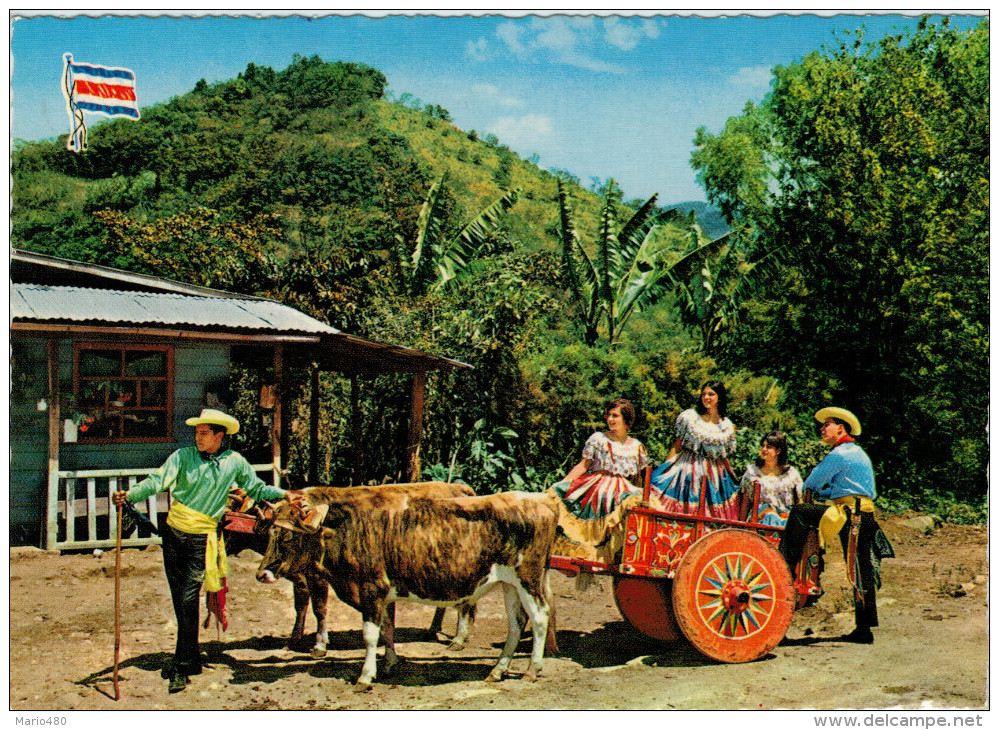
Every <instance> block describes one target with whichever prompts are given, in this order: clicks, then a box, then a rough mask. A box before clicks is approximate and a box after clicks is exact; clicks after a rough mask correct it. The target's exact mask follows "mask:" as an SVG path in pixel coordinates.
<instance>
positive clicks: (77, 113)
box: [62, 53, 139, 152]
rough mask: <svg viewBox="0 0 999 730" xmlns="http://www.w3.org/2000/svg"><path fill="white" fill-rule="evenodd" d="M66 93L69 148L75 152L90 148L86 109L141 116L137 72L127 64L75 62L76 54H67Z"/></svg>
mask: <svg viewBox="0 0 999 730" xmlns="http://www.w3.org/2000/svg"><path fill="white" fill-rule="evenodd" d="M63 60H64V61H65V69H64V74H63V89H62V90H63V94H64V96H65V97H66V104H67V106H68V109H69V116H70V135H69V139H68V140H66V148H67V149H69V150H72V151H73V152H83V151H84V150H86V149H87V127H86V125H85V124H84V121H83V113H84V112H90V113H93V114H103V115H105V116H108V117H128V118H129V119H138V118H139V103H138V101H137V100H136V97H135V74H134V73H133V72H132V71H130V70H129V69H127V68H117V67H112V66H97V65H95V64H91V63H74V62H73V55H72V54H70V53H67V54H65V55H64V56H63Z"/></svg>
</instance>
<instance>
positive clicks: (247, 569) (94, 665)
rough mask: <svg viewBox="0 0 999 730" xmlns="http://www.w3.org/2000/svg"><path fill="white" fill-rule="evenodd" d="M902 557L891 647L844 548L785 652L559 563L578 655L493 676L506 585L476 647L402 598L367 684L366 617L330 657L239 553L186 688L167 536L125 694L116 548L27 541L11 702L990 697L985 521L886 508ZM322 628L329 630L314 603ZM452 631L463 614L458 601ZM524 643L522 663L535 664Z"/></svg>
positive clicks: (134, 620) (334, 615)
mask: <svg viewBox="0 0 999 730" xmlns="http://www.w3.org/2000/svg"><path fill="white" fill-rule="evenodd" d="M883 525H884V527H885V532H886V533H887V534H888V536H889V538H890V539H891V540H892V543H893V545H894V547H895V552H896V554H897V555H898V557H897V558H896V559H894V560H886V561H885V562H884V564H883V573H884V581H885V585H884V589H883V590H882V592H881V593H880V598H879V602H878V603H879V609H880V613H881V627H880V628H879V629H877V630H876V636H877V640H876V643H875V644H874V645H873V646H858V645H853V644H847V643H843V642H841V641H838V640H837V637H839V636H841V635H842V634H844V633H846V632H847V631H849V630H850V629H851V628H852V609H851V603H850V600H849V594H848V592H847V590H846V585H845V578H844V570H843V564H842V559H841V558H840V557H839V556H829V557H827V569H826V573H825V576H824V578H823V587H824V588H825V590H826V594H825V596H823V598H822V599H821V600H820V601H819V602H818V604H816V605H815V606H813V607H811V608H808V609H803V610H801V611H799V612H798V613H797V614H796V615H795V617H794V620H793V623H792V625H791V628H790V630H789V632H788V634H787V637H786V638H785V640H784V641H783V642H782V643H781V644H780V645H779V646H778V647H777V648H776V649H775V650H774V651H773V652H772V653H771V654H770V655H768V656H767V657H765V658H764V659H762V660H760V661H757V662H754V663H751V664H740V665H725V664H718V663H715V662H713V661H711V660H709V659H706V658H705V657H703V656H701V655H700V654H699V653H698V652H697V651H695V650H694V649H693V648H691V647H690V646H689V645H686V644H680V645H664V644H657V643H654V642H651V641H649V640H646V639H644V638H643V637H642V636H640V635H638V634H636V633H635V632H634V631H633V630H632V629H631V628H630V627H629V626H628V625H627V624H626V623H625V622H624V621H623V620H622V619H621V617H620V615H619V614H618V612H617V609H616V608H615V605H614V598H613V595H612V593H611V586H610V580H609V579H608V578H598V579H597V584H596V585H595V586H593V587H591V588H589V589H588V590H586V591H585V592H578V591H577V589H576V587H575V583H574V581H572V580H570V579H568V578H566V577H564V576H562V575H561V574H558V573H554V574H553V581H552V583H553V588H554V590H555V595H556V606H557V609H558V643H559V646H560V649H561V653H560V654H559V655H558V656H554V657H550V658H548V659H547V660H546V664H545V671H544V673H543V675H542V678H541V679H540V680H539V681H538V682H536V683H529V682H524V681H521V680H519V679H516V678H514V679H508V680H505V681H503V682H501V683H498V684H487V683H485V682H484V681H483V680H484V679H485V677H486V675H487V674H488V672H489V669H490V668H491V667H492V665H493V664H494V663H495V660H496V658H497V656H498V655H499V651H500V646H501V644H502V641H503V638H504V636H505V628H504V627H505V617H504V615H503V608H502V600H501V592H499V591H496V592H494V593H492V594H491V595H489V596H487V597H486V598H485V599H484V600H483V601H482V603H481V604H480V606H479V613H478V618H477V620H476V624H475V626H474V628H473V629H472V633H471V636H470V639H469V645H468V647H467V648H466V649H465V650H464V651H463V652H460V653H454V652H449V651H447V650H446V643H445V639H446V638H447V637H446V636H444V635H441V636H439V637H429V636H427V635H426V632H425V631H424V629H425V628H426V627H427V626H428V624H429V622H430V618H431V616H432V613H433V609H432V608H431V607H428V606H416V605H412V604H399V608H398V620H397V623H398V627H399V628H398V629H397V631H396V637H397V638H396V641H397V645H398V648H399V652H400V654H401V655H402V656H404V657H405V658H406V659H407V661H406V662H405V663H404V664H403V665H401V666H400V667H399V668H398V669H397V670H396V672H395V674H394V676H391V677H379V678H378V679H377V680H376V684H375V686H374V688H373V689H372V690H371V691H370V692H367V693H363V694H355V693H353V692H352V691H351V685H352V683H353V682H354V680H355V679H356V678H357V676H358V675H359V673H360V669H361V660H362V658H363V654H364V649H363V643H362V639H361V632H360V625H361V621H360V617H359V615H358V614H357V613H356V612H355V611H354V610H352V609H350V608H348V607H346V606H344V605H343V604H341V603H338V602H336V601H333V600H331V608H330V651H329V654H328V655H327V657H326V658H325V659H318V660H317V659H312V658H311V657H310V656H309V655H308V654H306V653H302V652H295V651H290V650H288V649H287V648H286V642H285V641H284V637H286V636H287V634H288V633H289V632H290V630H291V626H292V623H293V616H294V612H293V610H292V599H291V584H290V583H288V582H287V581H281V583H280V584H278V585H275V586H267V585H261V584H258V583H257V582H256V581H255V580H254V579H253V574H254V571H255V570H256V567H257V562H258V556H257V555H255V554H253V553H250V552H244V553H241V554H240V555H238V556H233V557H232V558H231V562H230V567H231V571H232V573H231V575H230V586H231V588H232V590H231V592H230V594H229V621H230V623H229V630H228V632H226V633H225V634H222V636H221V640H220V639H219V638H218V634H217V631H216V628H215V625H214V623H213V625H212V627H211V628H209V629H208V630H203V631H202V649H203V650H204V651H205V653H206V656H207V659H208V661H209V663H210V666H209V667H208V668H207V669H206V671H205V672H204V673H203V674H202V675H200V676H197V677H194V678H192V684H191V685H190V686H189V687H188V688H187V690H185V691H184V692H181V693H178V694H173V695H171V694H168V693H167V688H166V681H165V680H164V679H162V678H161V677H160V669H161V667H162V666H163V664H164V663H165V662H166V661H167V660H168V658H169V656H170V654H171V652H172V649H173V641H174V636H175V625H174V622H173V612H172V610H171V608H170V599H169V594H168V592H167V586H166V580H165V578H164V577H163V572H162V562H161V554H160V551H159V549H158V548H155V547H154V548H147V549H146V550H126V551H125V552H124V554H123V556H122V564H123V566H124V577H123V587H124V597H123V601H122V603H123V620H122V625H123V631H122V648H121V657H122V658H121V665H120V666H121V669H120V676H121V680H120V687H121V693H122V698H121V700H120V701H118V702H114V701H112V700H111V699H110V698H109V696H110V695H112V694H113V693H112V687H111V667H112V663H113V656H114V654H113V647H114V640H113V626H114V620H113V609H114V579H113V575H114V555H113V554H112V553H105V554H104V555H102V556H100V557H95V556H93V555H90V554H86V555H62V556H60V555H53V554H48V553H45V552H42V551H38V550H34V549H29V548H17V549H12V550H11V557H10V668H11V673H10V709H11V710H46V711H52V710H140V709H175V710H180V709H198V710H247V709H365V710H370V709H439V710H447V709H460V710H476V709H519V710H536V709H556V708H563V709H614V708H631V709H670V708H676V709H739V708H752V709H776V708H799V709H801V708H807V709H815V710H823V709H833V708H853V709H860V708H905V709H919V708H922V709H926V708H950V709H961V708H977V709H981V708H986V707H987V705H988V690H987V680H988V664H987V661H988V618H987V598H988V582H987V578H988V556H987V538H988V535H987V531H986V529H985V528H984V527H966V526H954V525H945V526H943V527H940V528H938V529H935V530H933V531H932V532H931V533H930V534H925V535H924V534H922V532H921V531H920V530H918V529H913V527H911V526H906V524H905V521H904V520H902V519H892V520H886V521H884V522H883ZM309 627H310V628H314V624H313V623H312V618H311V616H310V618H309ZM444 630H445V632H453V630H454V614H453V612H449V613H448V615H447V618H446V619H445V624H444ZM528 651H529V642H527V641H524V642H522V643H521V645H520V648H519V651H518V654H517V656H516V658H515V659H514V665H513V669H514V670H515V671H523V670H524V669H526V667H527V657H526V654H527V652H528Z"/></svg>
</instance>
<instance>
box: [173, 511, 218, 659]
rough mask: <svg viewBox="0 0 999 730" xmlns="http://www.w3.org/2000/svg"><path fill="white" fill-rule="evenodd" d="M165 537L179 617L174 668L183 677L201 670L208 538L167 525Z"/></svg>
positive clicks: (174, 604)
mask: <svg viewBox="0 0 999 730" xmlns="http://www.w3.org/2000/svg"><path fill="white" fill-rule="evenodd" d="M161 534H162V536H163V567H164V568H165V569H166V578H167V583H168V584H169V586H170V597H171V598H172V599H173V612H174V615H175V616H176V617H177V648H176V650H175V651H174V655H173V665H174V668H175V669H176V670H177V671H178V672H180V673H181V674H193V673H195V672H197V671H198V670H199V669H200V668H201V654H200V652H199V651H198V622H199V620H200V615H199V609H200V598H201V583H202V581H204V579H205V543H206V542H207V541H208V536H207V535H190V534H188V533H186V532H181V531H180V530H175V529H174V528H172V527H170V525H163V528H162V529H161Z"/></svg>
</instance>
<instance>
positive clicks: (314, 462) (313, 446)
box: [309, 365, 319, 486]
mask: <svg viewBox="0 0 999 730" xmlns="http://www.w3.org/2000/svg"><path fill="white" fill-rule="evenodd" d="M309 389H310V394H309V485H310V486H313V485H316V484H318V483H319V464H318V461H319V365H315V367H314V369H313V371H312V376H311V381H310V384H309Z"/></svg>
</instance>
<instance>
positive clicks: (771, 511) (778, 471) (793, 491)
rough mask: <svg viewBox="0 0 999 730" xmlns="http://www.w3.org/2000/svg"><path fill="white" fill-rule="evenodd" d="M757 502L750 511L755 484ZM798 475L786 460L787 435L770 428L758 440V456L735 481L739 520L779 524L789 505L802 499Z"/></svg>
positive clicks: (784, 520)
mask: <svg viewBox="0 0 999 730" xmlns="http://www.w3.org/2000/svg"><path fill="white" fill-rule="evenodd" d="M757 484H759V486H760V501H759V504H758V505H757V508H756V514H755V515H754V514H753V501H754V499H755V491H756V485H757ZM802 490H803V488H802V483H801V475H800V474H799V473H798V470H797V469H795V468H794V467H793V466H791V465H790V464H788V463H787V436H786V435H785V434H784V433H782V432H780V431H771V432H770V433H768V434H767V435H766V436H764V437H763V438H762V439H761V440H760V458H759V459H757V460H756V462H755V463H753V464H750V465H749V467H748V468H747V469H746V473H745V474H743V475H742V480H741V481H740V482H739V493H740V495H741V499H742V519H744V520H749V521H751V522H759V523H761V524H764V525H775V526H777V527H783V526H784V523H785V522H787V516H788V513H789V512H790V511H791V507H793V506H794V505H796V504H799V503H800V502H801V500H802Z"/></svg>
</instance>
